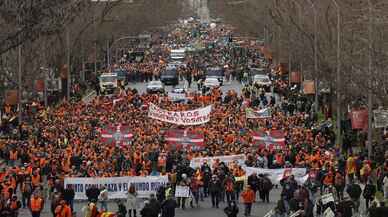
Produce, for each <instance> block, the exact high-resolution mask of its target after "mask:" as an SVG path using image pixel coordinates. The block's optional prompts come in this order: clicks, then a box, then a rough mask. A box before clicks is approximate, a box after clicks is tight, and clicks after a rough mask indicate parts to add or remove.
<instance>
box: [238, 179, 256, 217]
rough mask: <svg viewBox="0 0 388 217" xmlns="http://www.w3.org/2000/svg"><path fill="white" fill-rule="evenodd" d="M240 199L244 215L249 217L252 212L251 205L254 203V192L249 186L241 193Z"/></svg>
mask: <svg viewBox="0 0 388 217" xmlns="http://www.w3.org/2000/svg"><path fill="white" fill-rule="evenodd" d="M241 198H242V200H243V203H244V205H245V210H244V215H245V216H250V215H251V210H252V204H253V202H254V201H255V192H254V191H253V190H252V188H251V186H250V185H247V187H246V189H245V190H244V191H243V192H242V193H241Z"/></svg>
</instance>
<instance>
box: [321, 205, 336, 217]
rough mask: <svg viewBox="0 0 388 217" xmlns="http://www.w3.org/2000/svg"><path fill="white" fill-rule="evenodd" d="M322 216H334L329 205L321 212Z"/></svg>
mask: <svg viewBox="0 0 388 217" xmlns="http://www.w3.org/2000/svg"><path fill="white" fill-rule="evenodd" d="M323 217H335V214H334V212H333V210H331V208H330V207H328V208H326V210H325V212H323Z"/></svg>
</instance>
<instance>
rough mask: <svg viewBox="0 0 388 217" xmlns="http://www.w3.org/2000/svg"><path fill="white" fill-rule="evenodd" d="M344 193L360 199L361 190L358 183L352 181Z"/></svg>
mask: <svg viewBox="0 0 388 217" xmlns="http://www.w3.org/2000/svg"><path fill="white" fill-rule="evenodd" d="M346 193H348V194H349V196H350V198H352V199H360V196H361V193H362V190H361V187H360V185H358V184H355V183H353V184H350V185H349V186H348V188H347V189H346Z"/></svg>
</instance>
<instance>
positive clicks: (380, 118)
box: [373, 110, 388, 128]
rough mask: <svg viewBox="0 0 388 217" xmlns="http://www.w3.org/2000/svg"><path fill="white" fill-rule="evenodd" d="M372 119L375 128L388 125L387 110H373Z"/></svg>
mask: <svg viewBox="0 0 388 217" xmlns="http://www.w3.org/2000/svg"><path fill="white" fill-rule="evenodd" d="M373 120H374V126H375V128H384V127H388V110H374V111H373Z"/></svg>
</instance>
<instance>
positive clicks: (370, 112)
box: [368, 0, 373, 159]
mask: <svg viewBox="0 0 388 217" xmlns="http://www.w3.org/2000/svg"><path fill="white" fill-rule="evenodd" d="M368 7H369V18H368V20H369V25H368V45H369V49H368V74H369V79H368V84H369V85H368V158H369V159H371V157H372V136H373V135H372V129H373V126H372V107H373V101H372V100H373V95H372V88H373V83H372V80H373V72H372V70H373V69H372V67H373V66H372V49H373V41H372V34H373V33H372V31H373V29H372V28H373V26H372V25H373V21H372V14H373V13H372V2H371V0H368Z"/></svg>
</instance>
